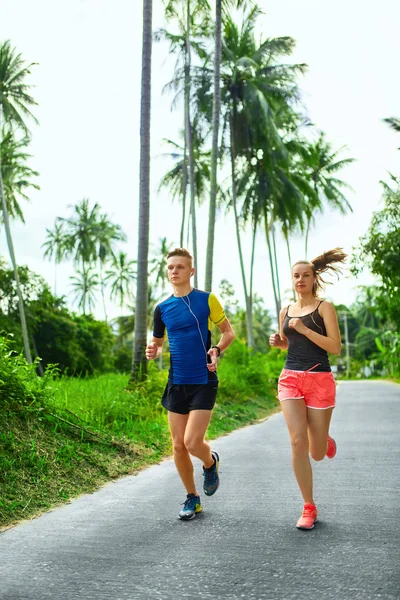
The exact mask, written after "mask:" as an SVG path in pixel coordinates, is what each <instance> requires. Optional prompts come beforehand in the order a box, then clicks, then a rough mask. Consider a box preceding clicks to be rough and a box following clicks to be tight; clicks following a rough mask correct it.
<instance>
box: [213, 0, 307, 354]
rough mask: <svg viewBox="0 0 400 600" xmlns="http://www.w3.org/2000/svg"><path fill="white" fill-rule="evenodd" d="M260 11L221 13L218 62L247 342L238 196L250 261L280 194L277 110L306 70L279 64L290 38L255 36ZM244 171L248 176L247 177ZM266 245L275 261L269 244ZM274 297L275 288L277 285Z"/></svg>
mask: <svg viewBox="0 0 400 600" xmlns="http://www.w3.org/2000/svg"><path fill="white" fill-rule="evenodd" d="M259 15H260V10H259V9H258V8H257V7H253V8H252V9H251V10H250V11H249V12H247V13H246V14H245V16H244V20H243V22H242V24H241V25H240V27H238V26H237V24H236V23H235V22H234V21H233V19H232V18H231V17H227V18H226V20H225V23H224V38H223V45H222V66H221V73H222V106H223V119H224V120H223V131H224V133H225V132H227V135H226V134H225V136H226V137H227V138H228V140H227V143H226V145H227V147H228V148H229V157H230V163H231V189H230V197H231V204H232V208H233V213H234V217H235V225H236V237H237V243H238V250H239V260H240V268H241V273H242V282H243V289H244V295H245V299H246V315H247V326H248V336H247V337H248V343H249V344H251V342H252V333H251V331H250V330H251V318H252V294H251V291H250V289H249V287H248V284H247V281H246V270H245V267H244V260H243V255H242V247H241V246H242V245H241V237H240V230H241V227H240V220H241V209H240V206H239V201H240V198H241V197H243V200H244V203H246V202H247V204H249V203H250V205H251V206H253V207H254V210H253V209H251V210H249V209H248V208H247V209H245V214H248V215H249V214H250V215H252V227H253V229H252V231H253V251H252V260H254V241H255V235H256V231H257V227H258V225H259V224H260V223H261V217H262V216H264V218H265V219H266V233H267V236H266V237H267V241H268V242H269V235H270V233H271V224H272V225H273V221H271V218H273V217H274V216H275V210H276V209H275V203H277V199H276V198H277V196H278V195H279V196H280V197H282V195H281V194H280V193H278V190H280V189H282V188H283V187H284V186H286V181H285V177H284V174H285V168H283V167H282V166H281V165H280V163H281V162H283V163H284V162H285V160H286V149H285V144H284V140H283V139H282V134H281V131H280V130H281V129H285V126H286V123H285V122H284V121H283V118H282V116H280V113H282V114H283V115H285V116H287V115H291V111H290V110H289V108H288V106H289V105H290V103H292V102H294V101H295V100H296V98H297V95H298V91H297V86H296V83H295V78H296V76H297V74H298V73H302V72H304V70H305V65H298V64H295V65H284V64H280V63H279V59H280V58H281V57H282V56H284V55H290V54H291V52H292V51H293V48H294V40H293V39H291V38H272V39H270V38H267V39H265V40H263V41H261V42H260V43H259V42H258V41H257V40H256V37H255V27H256V22H257V18H258V16H259ZM249 176H251V177H253V180H252V181H250V180H249ZM241 179H242V180H243V181H242V183H241ZM246 180H248V181H246ZM244 208H245V206H244ZM269 249H270V257H271V261H272V263H274V262H275V261H274V259H273V244H271V245H270V248H269ZM278 296H279V291H278V290H276V297H278ZM278 304H279V303H278ZM278 307H279V306H277V308H278Z"/></svg>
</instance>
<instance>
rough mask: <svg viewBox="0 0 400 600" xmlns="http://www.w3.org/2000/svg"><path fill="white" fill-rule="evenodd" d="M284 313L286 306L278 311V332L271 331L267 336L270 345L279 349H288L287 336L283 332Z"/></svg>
mask: <svg viewBox="0 0 400 600" xmlns="http://www.w3.org/2000/svg"><path fill="white" fill-rule="evenodd" d="M285 315H286V308H282V310H281V311H280V313H279V333H273V334H272V335H271V336H270V338H269V343H270V345H271V346H277V348H280V349H281V350H287V349H288V341H287V337H286V336H285V334H284V333H283V321H284V319H285Z"/></svg>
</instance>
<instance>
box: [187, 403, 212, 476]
mask: <svg viewBox="0 0 400 600" xmlns="http://www.w3.org/2000/svg"><path fill="white" fill-rule="evenodd" d="M211 415H212V410H192V411H191V412H190V413H189V418H188V421H187V425H186V430H185V434H184V445H185V447H186V449H187V450H188V452H190V454H191V455H192V456H195V457H196V458H199V459H200V460H202V461H203V464H204V466H205V468H206V469H209V468H210V467H212V466H213V464H214V459H213V457H212V454H211V448H210V446H209V444H207V442H206V441H205V440H204V437H205V435H206V431H207V427H208V425H209V423H210V419H211Z"/></svg>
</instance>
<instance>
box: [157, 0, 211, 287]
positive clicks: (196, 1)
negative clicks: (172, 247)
mask: <svg viewBox="0 0 400 600" xmlns="http://www.w3.org/2000/svg"><path fill="white" fill-rule="evenodd" d="M165 16H166V18H167V21H175V22H176V23H177V25H178V30H179V33H178V35H173V34H171V33H169V32H167V31H165V30H160V31H159V32H158V36H159V37H164V38H165V39H167V40H169V41H170V46H171V51H172V52H174V51H178V61H177V65H176V74H175V78H174V80H173V82H172V85H174V86H175V87H179V86H180V85H181V83H182V82H183V94H184V131H185V152H184V165H183V166H184V168H183V187H184V194H183V210H184V211H185V209H186V202H185V201H186V184H187V181H188V180H189V190H190V223H191V231H192V250H193V261H194V267H195V269H196V271H195V275H194V285H195V287H197V225H196V202H195V198H196V186H195V158H194V117H193V118H192V116H191V95H192V94H191V80H192V47H193V48H194V49H195V51H196V52H197V53H198V54H199V55H200V56H203V57H204V56H205V52H204V47H203V45H202V38H204V37H207V36H208V32H209V4H208V1H207V0H168V1H167V2H166V8H165ZM170 85H171V84H170ZM167 87H168V86H167ZM186 150H187V154H188V159H189V176H188V175H187V157H186ZM182 238H183V234H182V229H181V239H182Z"/></svg>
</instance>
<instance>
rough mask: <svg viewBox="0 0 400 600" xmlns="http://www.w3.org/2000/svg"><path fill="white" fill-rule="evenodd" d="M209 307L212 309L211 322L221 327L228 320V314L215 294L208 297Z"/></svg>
mask: <svg viewBox="0 0 400 600" xmlns="http://www.w3.org/2000/svg"><path fill="white" fill-rule="evenodd" d="M208 306H209V308H210V320H211V321H212V322H213V323H214V324H215V325H219V324H220V323H223V321H225V319H226V314H225V311H224V309H223V308H222V305H221V302H220V301H219V300H218V298H217V297H216V296H215V295H214V294H212V293H211V294H210V295H209V297H208Z"/></svg>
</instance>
